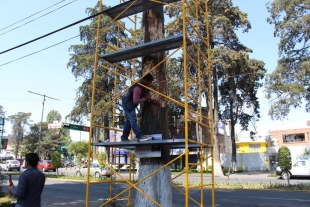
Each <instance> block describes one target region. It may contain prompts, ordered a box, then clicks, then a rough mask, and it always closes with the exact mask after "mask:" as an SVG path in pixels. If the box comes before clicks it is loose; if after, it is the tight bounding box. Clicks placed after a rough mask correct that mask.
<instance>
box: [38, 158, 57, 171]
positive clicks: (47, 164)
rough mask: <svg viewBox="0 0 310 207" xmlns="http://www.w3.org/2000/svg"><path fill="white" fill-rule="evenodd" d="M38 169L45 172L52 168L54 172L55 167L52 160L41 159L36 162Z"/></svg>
mask: <svg viewBox="0 0 310 207" xmlns="http://www.w3.org/2000/svg"><path fill="white" fill-rule="evenodd" d="M37 167H38V169H39V170H41V171H42V172H46V171H49V170H53V172H56V168H55V167H54V166H53V165H52V160H42V161H39V163H38V166H37Z"/></svg>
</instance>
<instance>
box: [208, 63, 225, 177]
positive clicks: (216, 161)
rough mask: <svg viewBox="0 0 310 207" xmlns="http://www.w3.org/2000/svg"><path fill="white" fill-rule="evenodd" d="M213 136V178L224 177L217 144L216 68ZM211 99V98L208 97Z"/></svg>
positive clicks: (213, 74) (215, 77) (215, 74)
mask: <svg viewBox="0 0 310 207" xmlns="http://www.w3.org/2000/svg"><path fill="white" fill-rule="evenodd" d="M212 76H213V125H214V126H213V129H214V132H213V136H214V143H213V153H214V154H213V159H214V166H213V168H214V175H215V176H224V175H223V170H222V165H221V158H220V152H219V147H218V146H219V144H218V138H217V137H218V123H219V115H218V113H219V112H218V105H219V104H218V85H217V70H216V67H214V69H213V73H212ZM210 98H211V97H210Z"/></svg>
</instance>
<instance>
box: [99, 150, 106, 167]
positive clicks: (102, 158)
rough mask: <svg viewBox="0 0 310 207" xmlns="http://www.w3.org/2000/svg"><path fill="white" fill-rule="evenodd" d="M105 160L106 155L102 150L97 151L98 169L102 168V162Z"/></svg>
mask: <svg viewBox="0 0 310 207" xmlns="http://www.w3.org/2000/svg"><path fill="white" fill-rule="evenodd" d="M106 160H107V156H106V154H105V153H104V152H99V154H98V161H99V168H100V170H102V169H103V168H104V164H102V163H105V162H106Z"/></svg>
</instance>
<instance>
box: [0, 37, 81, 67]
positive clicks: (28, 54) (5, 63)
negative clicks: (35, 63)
mask: <svg viewBox="0 0 310 207" xmlns="http://www.w3.org/2000/svg"><path fill="white" fill-rule="evenodd" d="M79 36H80V35H77V36H74V37H71V38H69V39H66V40H64V41H61V42H58V43H57V44H54V45H51V46H49V47H46V48H44V49H42V50H38V51H36V52H33V53H30V54H28V55H25V56H23V57H20V58H17V59H15V60H11V61H9V62H6V63H4V64H2V65H0V67H1V66H4V65H7V64H9V63H12V62H15V61H17V60H20V59H23V58H25V57H28V56H31V55H34V54H36V53H39V52H42V51H43V50H47V49H49V48H51V47H54V46H56V45H59V44H61V43H64V42H67V41H69V40H72V39H74V38H76V37H79Z"/></svg>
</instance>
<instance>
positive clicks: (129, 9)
mask: <svg viewBox="0 0 310 207" xmlns="http://www.w3.org/2000/svg"><path fill="white" fill-rule="evenodd" d="M177 1H180V0H162V2H160V1H159V2H155V1H150V0H138V1H136V0H131V1H126V2H124V3H122V4H119V5H117V6H114V7H112V8H109V9H107V10H104V14H106V15H107V16H109V17H111V18H112V19H115V20H119V19H123V18H125V17H129V16H131V15H134V14H138V13H140V12H144V11H147V10H149V9H151V8H154V7H157V6H162V5H163V4H169V3H173V2H177ZM134 2H136V3H134ZM123 11H124V12H123Z"/></svg>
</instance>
